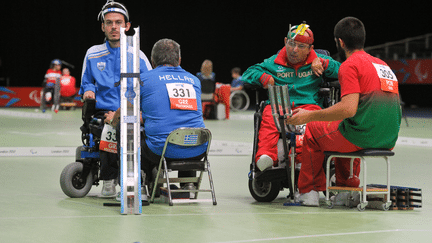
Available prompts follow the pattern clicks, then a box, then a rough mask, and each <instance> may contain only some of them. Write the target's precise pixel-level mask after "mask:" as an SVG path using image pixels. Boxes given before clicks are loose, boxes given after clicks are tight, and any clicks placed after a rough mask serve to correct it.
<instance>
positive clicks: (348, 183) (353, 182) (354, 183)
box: [346, 176, 360, 187]
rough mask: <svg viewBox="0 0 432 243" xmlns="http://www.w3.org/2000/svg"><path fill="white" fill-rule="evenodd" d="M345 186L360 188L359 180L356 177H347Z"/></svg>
mask: <svg viewBox="0 0 432 243" xmlns="http://www.w3.org/2000/svg"><path fill="white" fill-rule="evenodd" d="M346 186H349V187H358V186H360V179H359V178H358V177H357V176H352V177H349V178H348V179H347V181H346Z"/></svg>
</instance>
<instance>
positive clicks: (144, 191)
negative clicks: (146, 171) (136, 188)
mask: <svg viewBox="0 0 432 243" xmlns="http://www.w3.org/2000/svg"><path fill="white" fill-rule="evenodd" d="M141 201H148V194H147V188H146V186H145V185H144V186H142V187H141Z"/></svg>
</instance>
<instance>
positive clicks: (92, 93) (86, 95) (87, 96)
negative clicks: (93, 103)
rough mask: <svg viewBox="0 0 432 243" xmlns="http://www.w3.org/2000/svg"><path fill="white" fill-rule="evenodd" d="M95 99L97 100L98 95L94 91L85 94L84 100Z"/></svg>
mask: <svg viewBox="0 0 432 243" xmlns="http://www.w3.org/2000/svg"><path fill="white" fill-rule="evenodd" d="M95 98H96V95H95V93H94V92H93V91H91V90H88V91H86V92H84V95H83V100H86V99H95Z"/></svg>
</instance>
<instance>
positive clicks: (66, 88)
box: [60, 75, 77, 97]
mask: <svg viewBox="0 0 432 243" xmlns="http://www.w3.org/2000/svg"><path fill="white" fill-rule="evenodd" d="M76 92H77V88H76V87H75V78H74V77H72V76H70V75H67V76H66V75H63V76H61V78H60V96H62V97H70V96H73V95H75V94H76Z"/></svg>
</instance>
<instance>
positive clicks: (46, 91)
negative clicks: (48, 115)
mask: <svg viewBox="0 0 432 243" xmlns="http://www.w3.org/2000/svg"><path fill="white" fill-rule="evenodd" d="M42 86H43V88H42V91H41V103H40V109H41V110H42V112H45V111H46V108H47V107H48V106H49V105H51V108H52V110H53V111H55V112H56V113H57V112H58V110H59V103H60V79H56V82H55V83H47V82H46V79H45V80H44V81H43V84H42Z"/></svg>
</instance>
